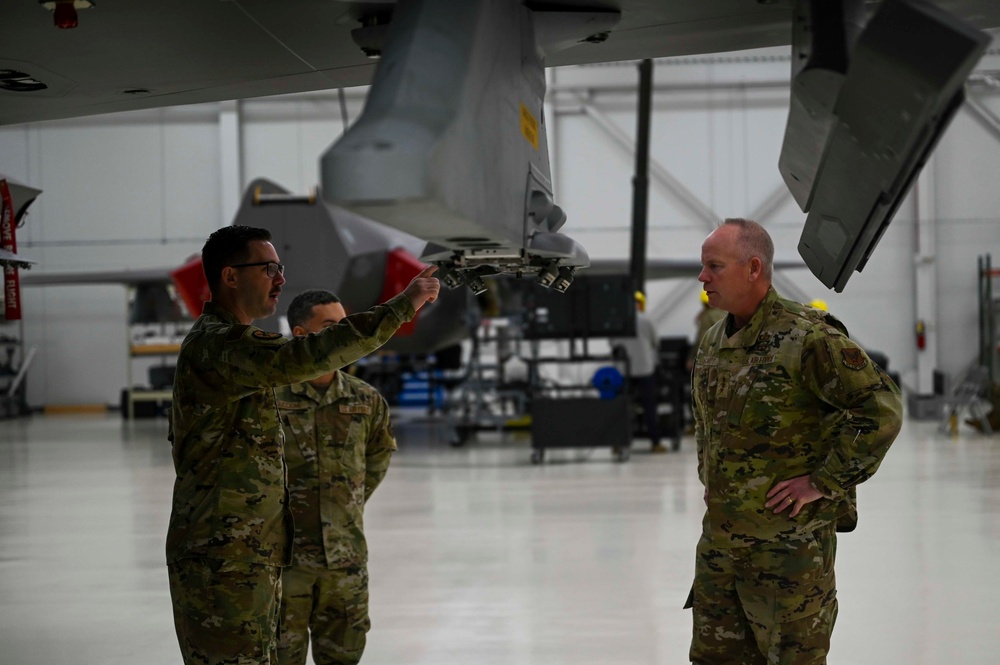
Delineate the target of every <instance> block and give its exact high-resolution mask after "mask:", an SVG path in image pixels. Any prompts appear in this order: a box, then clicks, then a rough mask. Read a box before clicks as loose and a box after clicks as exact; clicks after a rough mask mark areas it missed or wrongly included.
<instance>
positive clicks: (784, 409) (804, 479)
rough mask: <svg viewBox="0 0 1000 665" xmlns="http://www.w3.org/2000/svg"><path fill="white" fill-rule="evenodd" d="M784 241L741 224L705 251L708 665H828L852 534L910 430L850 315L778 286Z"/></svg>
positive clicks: (699, 641)
mask: <svg viewBox="0 0 1000 665" xmlns="http://www.w3.org/2000/svg"><path fill="white" fill-rule="evenodd" d="M773 256H774V246H773V244H772V242H771V239H770V237H769V236H768V234H767V232H766V231H765V230H764V229H763V228H762V227H761V226H760V225H759V224H757V223H756V222H752V221H749V220H744V219H727V220H726V221H725V222H724V223H723V225H722V226H720V227H719V228H718V229H716V230H715V231H714V232H712V233H711V234H710V235H709V236H708V238H707V239H706V240H705V242H704V244H703V245H702V257H701V260H702V266H703V268H702V272H701V274H700V275H699V277H698V279H699V280H700V281H701V282H702V283H703V284H704V288H705V291H706V293H707V294H708V298H709V302H710V304H712V305H713V306H715V307H718V308H720V309H722V310H725V311H727V312H728V315H727V317H726V319H725V321H724V322H723V323H721V324H719V325H716V326H714V327H713V328H711V330H709V331H708V333H707V334H706V336H705V339H704V341H703V343H702V344H701V347H700V349H699V351H698V355H697V358H696V361H695V368H694V375H693V382H692V392H693V396H694V406H695V437H696V440H697V448H698V476H699V478H700V479H701V482H702V483H703V485H704V487H705V504H706V506H707V511H706V513H705V518H704V520H703V530H702V536H701V540H700V541H699V543H698V546H697V553H696V563H695V580H694V586H693V588H692V593H691V597H690V598H689V604H688V606H689V607H691V606H693V610H694V617H693V618H694V630H693V638H692V643H691V651H690V658H691V661H692V662H694V663H731V664H733V665H754V664H757V663H762V664H763V663H774V664H778V663H781V664H783V665H805V664H806V663H809V664H816V663H825V662H826V654H827V652H828V650H829V647H830V636H831V634H832V631H833V625H834V621H835V619H836V617H837V608H838V605H837V589H836V583H835V577H834V560H835V554H836V542H837V535H836V531H838V530H839V531H850V530H852V529H853V528H854V526H855V525H856V523H857V501H856V494H855V488H856V487H857V485H859V484H860V483H862V482H864V481H865V480H867V479H868V478H870V477H871V476H872V475H873V474H874V473H875V471H876V470H877V469H878V467H879V465H880V464H881V462H882V459H883V457H884V456H885V454H886V452H887V451H888V449H889V446H890V445H891V443H892V442H893V440H894V439H895V437H896V435H897V434H898V432H899V429H900V427H901V424H902V399H901V396H900V392H899V388H897V387H896V385H895V384H894V383H893V382H892V380H891V379H890V378H889V377H888V376H887V375H886V374H885V372H883V371H882V370H881V369H880V368H879V367H878V366H876V365H875V364H874V363H873V362H872V361H871V359H870V358H869V357H868V356H867V354H866V353H865V352H864V350H862V349H861V348H860V347H859V346H858V345H857V344H855V343H854V342H853V341H852V340H851V339H850V338H849V337H848V335H847V331H846V329H845V328H844V326H843V324H841V323H840V322H839V321H838V320H837V319H835V318H833V317H832V316H830V315H828V314H825V313H824V312H822V311H820V310H817V309H814V308H811V307H805V306H803V305H800V304H798V303H795V302H792V301H790V300H787V299H785V298H782V297H781V296H779V295H778V294H777V292H775V290H774V289H773V288H772V286H771V271H772V262H773Z"/></svg>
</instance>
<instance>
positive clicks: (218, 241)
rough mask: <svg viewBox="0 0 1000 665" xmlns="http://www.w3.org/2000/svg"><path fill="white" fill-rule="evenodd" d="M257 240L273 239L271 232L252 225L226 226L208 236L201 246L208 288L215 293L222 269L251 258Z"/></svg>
mask: <svg viewBox="0 0 1000 665" xmlns="http://www.w3.org/2000/svg"><path fill="white" fill-rule="evenodd" d="M255 240H263V241H265V242H270V241H271V232H270V231H268V230H267V229H258V228H254V227H252V226H241V225H234V226H224V227H222V228H221V229H219V230H218V231H215V232H214V233H213V234H212V235H210V236H208V240H206V241H205V246H204V247H202V248H201V267H202V269H203V270H204V271H205V279H207V280H208V289H209V291H211V292H212V295H215V290H216V289H217V288H218V286H219V280H220V279H221V278H222V269H223V268H225V267H226V266H231V265H234V264H236V263H246V262H247V261H248V260H249V259H250V243H251V242H253V241H255Z"/></svg>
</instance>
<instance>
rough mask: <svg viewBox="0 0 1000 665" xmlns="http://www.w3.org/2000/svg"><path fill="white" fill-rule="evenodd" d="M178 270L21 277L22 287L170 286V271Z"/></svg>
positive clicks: (91, 272) (75, 273)
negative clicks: (94, 285)
mask: <svg viewBox="0 0 1000 665" xmlns="http://www.w3.org/2000/svg"><path fill="white" fill-rule="evenodd" d="M175 268H176V266H175V267H173V268H145V269H142V270H104V271H93V270H83V271H79V272H68V271H67V272H39V271H32V272H28V273H25V274H23V275H21V285H22V286H55V285H62V286H72V285H74V284H76V285H93V284H122V285H125V286H127V285H130V284H170V283H172V282H171V279H170V271H171V270H174V269H175Z"/></svg>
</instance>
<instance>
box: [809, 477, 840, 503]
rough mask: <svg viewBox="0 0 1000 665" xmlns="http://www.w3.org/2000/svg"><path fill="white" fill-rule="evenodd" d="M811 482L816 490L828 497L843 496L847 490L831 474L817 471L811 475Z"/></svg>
mask: <svg viewBox="0 0 1000 665" xmlns="http://www.w3.org/2000/svg"><path fill="white" fill-rule="evenodd" d="M809 484H810V485H811V486H812V488H813V489H814V490H816V491H817V492H819V493H820V494H822V495H823V496H824V497H826V498H827V499H836V498H838V497H840V496H842V495H843V494H844V493H845V491H846V490H844V489H842V488H841V487H840V485H838V484H837V483H835V482H834V481H833V478H831V477H830V476H829V474H826V473H823V472H822V471H817V472H816V473H814V474H812V475H811V476H809Z"/></svg>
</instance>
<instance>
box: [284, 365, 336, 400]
mask: <svg viewBox="0 0 1000 665" xmlns="http://www.w3.org/2000/svg"><path fill="white" fill-rule="evenodd" d="M346 387H347V382H346V379H344V373H343V372H341V371H340V370H337V371H336V372H334V373H333V381H331V382H330V385H328V386H327V387H326V390H325V391H324V392H320V391H319V390H317V389H316V388H315V387H313V385H312V384H311V383H309V382H308V381H303V382H301V383H296V384H293V385H292V387H291V389H292V393H293V394H295V395H298V396H299V397H307V398H309V399H311V400H312V401H314V402H316V403H317V404H329V403H331V402H335V401H337V400H338V399H340V398H341V397H344V395H345V392H344V391H345V389H346Z"/></svg>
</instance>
